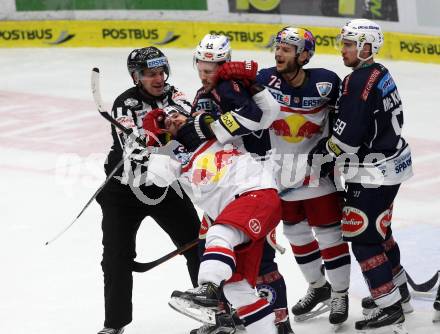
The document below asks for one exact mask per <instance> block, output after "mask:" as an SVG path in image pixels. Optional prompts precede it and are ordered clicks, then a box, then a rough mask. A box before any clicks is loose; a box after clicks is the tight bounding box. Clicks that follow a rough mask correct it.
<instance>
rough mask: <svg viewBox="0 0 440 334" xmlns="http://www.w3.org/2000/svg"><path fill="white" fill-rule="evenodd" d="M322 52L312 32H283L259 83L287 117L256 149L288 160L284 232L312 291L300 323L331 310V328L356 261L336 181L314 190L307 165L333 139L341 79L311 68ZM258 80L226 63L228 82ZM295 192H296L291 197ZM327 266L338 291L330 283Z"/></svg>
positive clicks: (283, 182) (340, 315) (343, 309)
mask: <svg viewBox="0 0 440 334" xmlns="http://www.w3.org/2000/svg"><path fill="white" fill-rule="evenodd" d="M314 51H315V40H314V37H313V35H312V33H311V32H310V31H308V30H306V29H300V28H294V27H286V28H284V29H282V30H281V31H280V32H279V33H278V34H277V37H276V51H275V60H276V66H275V67H271V68H268V69H263V70H261V71H260V72H259V74H258V76H257V78H256V80H257V82H259V83H261V84H263V85H265V86H266V87H267V88H268V89H269V90H270V92H271V93H272V95H273V96H274V97H275V99H276V100H277V101H278V102H279V104H280V112H279V113H278V114H277V116H276V118H275V120H274V121H273V123H272V124H271V126H270V129H269V131H267V132H266V133H260V138H261V139H260V140H258V141H256V143H255V144H256V146H259V147H267V146H268V147H269V148H272V149H273V151H274V152H275V153H276V154H277V155H279V156H280V157H281V159H279V160H278V161H279V167H280V168H279V170H278V175H277V176H278V177H277V179H278V183H279V187H280V190H281V191H282V193H284V195H283V196H282V199H283V221H284V224H283V227H284V233H285V235H286V236H287V238H288V239H289V242H290V243H291V246H292V250H293V252H294V255H295V259H296V261H297V263H298V264H299V266H300V268H301V270H302V272H303V274H304V276H305V278H306V280H307V282H308V283H309V285H310V286H309V289H308V291H307V294H306V295H305V296H304V298H302V299H301V300H300V301H299V302H298V303H297V304H296V305H295V306H294V307H293V308H292V312H293V314H294V315H295V319H296V320H298V321H302V320H306V319H309V318H311V317H314V316H316V315H318V314H320V313H323V312H325V311H328V310H329V309H330V316H329V320H330V323H332V324H334V325H340V324H342V323H343V322H344V321H345V320H346V319H347V316H348V295H347V290H348V287H349V281H350V255H349V250H348V245H347V243H345V242H344V241H343V240H342V233H341V226H340V220H341V216H342V210H341V199H340V198H339V196H338V195H337V193H336V188H335V186H334V184H333V183H332V181H331V180H330V179H329V178H323V179H320V180H319V182H316V180H315V182H314V183H315V184H317V185H318V186H312V185H309V184H308V183H309V180H310V179H309V177H308V176H307V162H306V159H305V158H306V156H307V154H308V153H309V151H310V150H311V149H312V148H313V147H314V146H315V145H316V144H317V143H318V142H319V140H320V139H321V138H323V137H327V135H328V133H329V124H330V117H331V114H332V113H333V111H334V105H335V103H336V99H337V96H338V87H339V84H340V79H339V77H338V76H337V75H336V74H335V73H334V72H331V71H328V70H325V69H303V66H304V65H305V64H307V63H308V62H309V60H310V58H311V57H312V56H313V54H314ZM252 74H253V73H252V71H250V69H249V68H247V67H246V64H245V63H241V62H232V63H227V64H224V65H223V66H222V69H221V70H220V71H219V75H220V76H221V77H222V78H225V79H227V78H237V79H242V80H243V79H245V80H248V81H252V80H255V77H252ZM254 141H255V140H254ZM301 155H302V156H301ZM292 179H294V180H293V181H292ZM292 188H296V189H294V191H289V190H290V189H292ZM312 227H313V230H314V231H315V234H316V237H317V239H318V241H319V242H318V241H317V240H316V239H315V236H314V234H313V230H312ZM323 263H324V266H325V268H326V270H327V274H328V277H329V280H330V283H331V285H330V284H329V283H328V282H327V281H326V278H325V275H324V272H323V270H322V266H323ZM324 303H325V304H324ZM328 305H330V307H329V306H328Z"/></svg>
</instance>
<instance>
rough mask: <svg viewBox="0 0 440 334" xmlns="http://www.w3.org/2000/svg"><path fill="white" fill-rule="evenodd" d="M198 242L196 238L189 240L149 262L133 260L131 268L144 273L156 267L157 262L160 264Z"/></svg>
mask: <svg viewBox="0 0 440 334" xmlns="http://www.w3.org/2000/svg"><path fill="white" fill-rule="evenodd" d="M198 243H199V239H198V238H197V239H196V240H193V241H190V242H188V243H187V244H185V245H183V246H181V247H179V248H177V249H175V250H173V251H172V252H171V253H168V254H166V255H164V256H162V257H161V258H159V259H157V260H154V261H151V262H145V263H142V262H136V261H133V269H132V270H133V271H135V272H137V273H144V272H146V271H148V270H151V269H153V268H155V267H157V266H158V265H159V264H162V263H164V262H166V261H168V260H169V259H172V258H173V257H175V256H176V255H180V254H182V253H184V252H186V251H187V250H189V249H191V248H193V247H194V246H196V245H197V244H198Z"/></svg>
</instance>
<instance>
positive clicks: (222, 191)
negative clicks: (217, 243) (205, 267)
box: [147, 138, 278, 219]
mask: <svg viewBox="0 0 440 334" xmlns="http://www.w3.org/2000/svg"><path fill="white" fill-rule="evenodd" d="M173 153H174V157H170V156H169V155H163V154H152V155H151V156H150V160H149V162H148V172H147V178H148V179H149V180H151V181H153V182H154V183H155V184H157V185H159V186H167V185H169V184H171V183H172V182H173V181H174V180H176V179H177V180H178V181H179V183H180V184H181V186H182V188H183V190H184V191H185V192H186V193H187V194H188V196H189V197H190V198H191V200H192V202H193V203H194V204H195V205H196V206H198V207H199V208H200V209H202V210H203V211H205V213H207V214H208V216H209V217H211V218H213V219H216V218H217V216H218V215H219V214H220V213H221V212H222V211H223V209H224V208H225V207H226V206H227V205H228V204H229V203H231V202H232V201H233V200H234V199H235V198H237V197H238V196H240V195H241V194H243V193H246V192H249V191H253V190H260V189H276V190H278V189H277V185H276V181H275V176H274V171H273V167H274V166H273V162H272V161H270V160H265V161H257V160H256V159H255V158H253V157H252V156H251V155H250V153H249V152H247V151H246V149H245V148H244V145H243V142H242V140H241V139H240V138H238V139H236V140H234V141H232V142H230V143H228V144H220V143H219V142H218V141H217V140H209V141H207V142H205V143H203V144H202V145H200V147H199V148H198V149H197V150H195V151H194V152H187V151H186V150H185V148H184V147H183V146H181V145H179V146H177V147H176V148H175V149H173Z"/></svg>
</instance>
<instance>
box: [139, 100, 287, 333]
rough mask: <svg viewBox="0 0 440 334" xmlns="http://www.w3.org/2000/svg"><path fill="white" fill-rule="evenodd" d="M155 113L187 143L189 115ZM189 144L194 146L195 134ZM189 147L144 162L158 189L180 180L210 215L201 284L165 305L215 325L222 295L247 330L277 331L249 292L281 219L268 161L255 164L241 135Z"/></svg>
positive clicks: (175, 109) (265, 306) (173, 109)
mask: <svg viewBox="0 0 440 334" xmlns="http://www.w3.org/2000/svg"><path fill="white" fill-rule="evenodd" d="M157 116H158V117H157V118H158V119H159V118H160V117H161V118H164V117H165V119H164V124H163V127H164V128H165V129H166V130H167V131H168V132H169V133H170V134H171V135H172V136H173V137H174V138H176V139H177V140H179V141H182V142H187V141H188V140H187V139H184V138H182V134H183V135H184V136H188V132H186V131H183V132H182V129H184V128H185V127H191V126H192V124H191V123H192V122H194V119H193V118H188V117H187V116H186V115H185V112H184V111H183V110H182V109H181V108H179V106H170V107H166V108H165V109H164V114H163V115H157ZM158 123H159V120H158ZM150 124H152V123H150ZM146 130H148V131H152V132H154V131H155V130H154V129H146ZM206 130H207V129H205V128H203V129H201V131H206ZM205 133H206V132H205ZM189 142H191V143H194V138H191V139H190V140H189ZM189 146H191V148H186V147H183V146H182V145H178V146H177V147H175V148H174V149H173V150H172V151H173V155H174V157H173V158H170V157H169V156H167V155H157V154H153V155H151V156H150V159H149V162H148V179H150V180H153V182H155V183H156V184H157V185H162V186H165V185H168V184H170V183H171V182H173V181H174V180H175V179H178V180H179V182H180V184H181V185H182V187H183V189H184V190H185V192H186V193H187V194H188V195H189V196H190V198H191V199H192V201H193V203H194V204H195V205H197V206H198V207H199V208H201V209H202V210H204V211H205V212H206V213H207V214H208V215H209V216H210V217H211V218H213V219H214V225H213V226H212V227H211V228H210V229H209V230H208V232H207V235H206V248H205V252H204V254H203V258H202V262H201V267H200V270H199V276H198V282H199V287H197V288H195V289H190V290H187V291H185V292H182V291H174V292H173V294H172V296H171V300H170V306H171V307H173V308H174V309H176V310H178V311H179V312H181V313H184V314H186V315H188V316H190V317H192V318H194V319H196V320H199V321H201V322H204V323H207V324H212V325H215V324H216V323H217V322H218V318H219V317H221V316H222V314H224V313H225V311H227V310H225V307H226V309H227V306H225V305H224V304H223V303H222V299H221V293H223V294H224V296H225V297H226V299H227V300H228V302H229V303H231V305H232V306H233V307H234V309H236V312H237V315H238V318H239V319H240V322H241V323H242V324H243V325H244V327H245V328H246V332H247V333H255V334H257V333H268V334H275V333H277V328H276V326H275V323H274V320H275V316H274V314H273V312H272V308H271V307H270V304H269V302H268V301H267V300H266V299H265V298H261V297H259V296H257V294H256V293H255V284H256V279H257V275H258V271H259V264H260V261H261V257H262V254H263V247H264V242H265V238H266V235H267V234H268V233H270V231H271V230H272V229H274V228H275V227H276V225H277V224H278V222H279V220H280V217H281V204H280V199H279V196H278V192H277V186H276V181H275V179H274V175H273V170H272V167H271V164H270V163H269V162H265V163H261V162H257V161H256V160H255V159H254V158H253V157H252V156H251V155H250V154H249V153H248V152H247V151H246V149H245V148H244V145H243V142H242V140H241V139H240V138H238V139H234V140H232V141H230V142H229V143H228V144H226V145H224V144H220V143H219V142H218V141H217V140H216V139H215V138H211V139H206V140H200V139H199V145H189Z"/></svg>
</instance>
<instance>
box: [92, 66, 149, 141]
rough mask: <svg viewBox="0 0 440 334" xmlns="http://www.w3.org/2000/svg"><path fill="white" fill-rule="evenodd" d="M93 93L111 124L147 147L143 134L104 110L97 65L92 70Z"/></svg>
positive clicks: (97, 103) (102, 114) (97, 104)
mask: <svg viewBox="0 0 440 334" xmlns="http://www.w3.org/2000/svg"><path fill="white" fill-rule="evenodd" d="M92 94H93V100H94V101H95V104H96V107H97V108H98V111H99V113H100V114H101V116H102V117H104V118H105V119H106V120H107V121H109V122H110V123H111V124H113V125H114V126H115V127H116V128H118V129H119V130H121V131H122V132H123V133H125V134H126V135H127V136H129V137H130V139H132V140H133V141H135V142H136V143H138V144H139V145H141V146H142V147H145V148H148V147H147V141H146V140H145V137H143V136H136V135H135V134H134V133H133V129H128V128H126V127H125V126H123V125H122V124H121V123H119V122H118V121H117V120H115V119H114V118H113V117H112V116H111V115H110V114H109V113H108V111H106V110H104V107H103V103H102V98H101V91H100V88H99V68H97V67H95V68H93V70H92Z"/></svg>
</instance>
